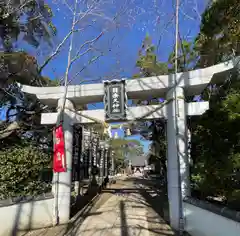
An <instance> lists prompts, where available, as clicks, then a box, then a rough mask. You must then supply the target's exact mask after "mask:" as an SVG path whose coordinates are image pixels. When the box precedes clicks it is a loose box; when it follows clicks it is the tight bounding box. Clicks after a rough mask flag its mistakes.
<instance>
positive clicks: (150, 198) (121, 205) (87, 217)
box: [29, 177, 174, 236]
mask: <svg viewBox="0 0 240 236" xmlns="http://www.w3.org/2000/svg"><path fill="white" fill-rule="evenodd" d="M120 181H121V184H120V185H119V184H117V185H115V184H114V185H112V186H109V188H108V189H106V190H104V191H103V193H102V197H103V196H104V195H105V196H106V195H108V198H107V199H105V201H102V202H101V203H100V204H99V203H98V202H96V203H95V206H92V208H91V209H89V210H88V211H87V212H86V213H85V214H84V215H83V216H82V217H80V218H79V219H77V220H75V221H74V222H73V223H72V224H71V225H70V226H68V227H67V229H65V230H64V231H63V230H61V232H60V231H57V230H56V227H55V229H52V230H50V229H48V230H47V231H45V232H42V234H41V233H39V234H29V235H34V236H35V235H39V236H40V235H41V236H42V235H44V236H54V235H66V236H73V235H75V236H157V235H158V236H167V235H168V236H170V235H174V233H173V231H172V230H171V228H170V227H169V225H168V224H167V223H166V222H165V221H164V220H163V218H162V216H161V215H164V214H165V216H166V213H164V209H163V199H164V192H163V191H161V190H158V189H157V188H156V189H154V187H153V186H151V183H150V181H147V180H143V179H141V178H140V177H137V178H126V179H123V180H120ZM100 201H101V200H100ZM97 205H98V206H97ZM157 208H158V209H157Z"/></svg>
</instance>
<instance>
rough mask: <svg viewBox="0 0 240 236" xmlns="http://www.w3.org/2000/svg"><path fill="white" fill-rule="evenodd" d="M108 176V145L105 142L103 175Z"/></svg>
mask: <svg viewBox="0 0 240 236" xmlns="http://www.w3.org/2000/svg"><path fill="white" fill-rule="evenodd" d="M106 176H108V146H107V145H106V144H105V157H104V177H106Z"/></svg>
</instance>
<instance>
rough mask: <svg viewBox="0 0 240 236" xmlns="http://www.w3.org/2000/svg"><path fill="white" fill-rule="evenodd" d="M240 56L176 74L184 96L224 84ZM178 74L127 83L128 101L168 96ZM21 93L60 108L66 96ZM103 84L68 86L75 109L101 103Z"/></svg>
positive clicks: (48, 91)
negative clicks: (60, 103) (60, 102)
mask: <svg viewBox="0 0 240 236" xmlns="http://www.w3.org/2000/svg"><path fill="white" fill-rule="evenodd" d="M239 59H240V57H237V58H235V59H233V60H230V61H227V62H224V63H220V64H217V65H214V66H211V67H207V68H204V69H198V70H192V71H188V72H184V73H177V76H176V80H177V85H178V86H180V87H184V90H185V95H186V96H188V95H198V94H200V93H201V92H202V91H203V90H204V89H205V88H206V86H207V85H208V84H209V83H210V82H213V83H221V82H222V81H224V80H225V78H226V76H227V75H228V74H229V72H231V71H233V70H234V69H235V65H236V63H237V61H239ZM174 80H175V75H174V74H170V75H160V76H153V77H146V78H140V79H129V80H126V92H127V97H128V99H143V100H144V99H147V98H149V96H152V97H165V96H166V92H167V91H168V90H169V89H170V88H171V87H173V86H174V85H175V81H174ZM20 87H21V90H22V92H25V93H29V94H35V95H36V96H37V98H38V99H39V100H40V101H41V102H42V103H43V104H46V105H48V106H57V102H58V100H59V99H60V98H62V97H63V94H64V87H63V86H59V87H32V86H27V85H20ZM103 96H104V85H103V84H102V83H97V84H84V85H70V86H68V92H67V98H68V99H70V100H71V101H72V102H73V103H74V104H75V106H76V107H77V106H78V105H82V104H88V103H96V102H102V101H103Z"/></svg>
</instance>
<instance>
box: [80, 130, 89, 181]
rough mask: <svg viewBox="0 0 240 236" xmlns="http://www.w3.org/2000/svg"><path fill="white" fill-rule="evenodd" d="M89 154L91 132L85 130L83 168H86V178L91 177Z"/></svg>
mask: <svg viewBox="0 0 240 236" xmlns="http://www.w3.org/2000/svg"><path fill="white" fill-rule="evenodd" d="M89 154H90V132H87V131H85V130H84V131H83V146H82V155H83V158H82V159H83V169H84V178H88V177H89V171H88V167H89Z"/></svg>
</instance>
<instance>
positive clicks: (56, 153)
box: [53, 125, 66, 172]
mask: <svg viewBox="0 0 240 236" xmlns="http://www.w3.org/2000/svg"><path fill="white" fill-rule="evenodd" d="M54 136H55V140H54V148H53V171H54V172H66V157H65V150H64V134H63V127H62V125H59V126H58V127H56V128H55V129H54Z"/></svg>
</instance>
